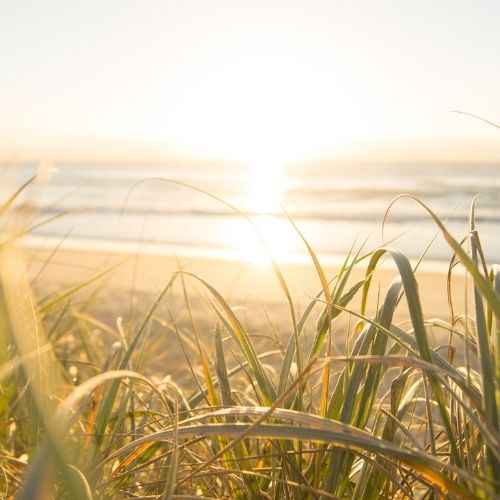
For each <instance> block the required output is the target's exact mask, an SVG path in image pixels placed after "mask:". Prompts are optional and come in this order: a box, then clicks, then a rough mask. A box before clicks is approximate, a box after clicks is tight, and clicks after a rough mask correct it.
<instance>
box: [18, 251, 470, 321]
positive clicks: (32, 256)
mask: <svg viewBox="0 0 500 500" xmlns="http://www.w3.org/2000/svg"><path fill="white" fill-rule="evenodd" d="M26 259H27V262H28V263H29V272H30V274H31V276H33V277H34V276H36V281H37V286H38V288H39V289H40V288H43V289H44V290H51V291H56V290H57V291H62V290H67V289H71V288H72V287H74V286H77V285H79V284H82V283H84V282H86V281H87V280H89V279H92V278H93V277H95V276H97V275H99V274H101V273H104V275H103V276H102V277H101V278H100V279H99V280H97V281H96V282H97V283H99V286H100V287H101V289H102V293H107V294H109V293H111V294H116V293H122V294H123V293H128V294H130V293H133V294H138V295H144V294H146V295H151V296H154V295H155V294H157V293H158V292H159V291H160V290H161V289H162V288H163V287H164V286H165V285H166V283H168V281H169V280H170V278H171V277H172V275H173V274H174V273H175V272H177V271H179V269H181V268H182V269H183V270H184V271H186V272H187V273H192V274H195V275H197V276H199V277H200V278H202V279H203V280H205V281H206V282H208V283H209V284H210V285H212V286H214V287H215V288H216V289H217V290H218V291H219V292H220V293H221V295H222V296H223V297H224V298H225V299H226V300H227V301H228V303H230V304H231V305H232V306H236V305H241V304H242V303H246V302H253V301H255V300H258V301H260V302H262V303H263V304H266V305H268V306H276V305H278V306H279V305H280V304H281V305H286V297H285V295H284V293H283V291H282V289H281V287H280V285H279V282H278V279H277V278H276V276H275V274H274V272H273V270H272V267H271V266H270V265H257V264H253V263H249V262H241V261H235V260H225V259H218V258H202V257H199V256H196V257H193V256H183V255H176V256H174V255H173V254H165V255H158V254H152V253H146V252H142V253H137V254H125V253H120V252H112V251H100V250H76V249H58V250H57V251H56V252H55V253H54V254H53V253H52V250H50V249H47V248H34V247H31V248H27V249H26ZM367 264H368V259H366V261H364V262H361V263H359V264H358V265H357V266H356V268H355V270H354V272H353V273H352V277H351V278H350V283H352V284H354V283H355V282H356V281H357V280H360V279H362V278H363V275H364V272H365V270H366V266H367ZM323 268H324V271H325V275H326V277H327V278H328V279H331V278H333V277H334V276H335V275H336V273H337V272H338V266H337V265H332V264H329V265H325V266H323ZM280 269H281V271H282V273H283V276H284V278H285V280H286V282H287V285H288V287H289V289H290V292H291V295H292V298H293V300H294V303H295V304H296V305H297V307H298V309H300V308H301V307H304V306H305V305H307V303H308V302H309V300H310V298H311V297H312V296H313V295H315V294H316V293H317V292H318V291H319V290H320V288H321V285H320V280H319V278H318V276H317V273H316V271H315V269H314V267H313V265H312V264H310V265H308V264H305V263H304V264H296V263H295V264H290V263H287V264H281V265H280ZM446 273H447V263H445V262H442V263H430V264H426V263H425V262H423V263H422V265H421V266H420V268H419V269H418V271H417V274H416V276H417V280H418V284H419V290H420V295H421V300H422V307H423V311H424V315H425V317H426V318H432V317H440V318H442V319H448V318H449V307H448V299H447V289H446V281H447V277H446ZM37 275H38V276H37ZM396 276H397V269H396V267H395V265H394V264H393V263H392V262H390V261H389V260H386V261H385V262H384V263H383V264H382V265H381V266H380V268H379V269H378V270H377V271H376V273H375V275H374V280H373V284H372V287H371V294H372V297H373V299H372V300H369V301H368V304H369V307H373V305H374V304H376V303H377V300H376V294H377V291H378V290H380V292H381V294H382V295H383V294H384V293H385V290H386V289H387V287H388V286H389V285H390V283H391V281H392V280H393V279H394V278H395V277H396ZM195 282H196V280H195V279H194V278H192V277H189V276H187V275H186V283H187V284H188V287H189V286H190V284H195ZM453 283H454V286H453V293H454V295H453V301H454V304H455V305H456V309H457V310H458V311H462V310H463V308H464V296H465V294H464V286H463V285H464V283H463V275H462V274H461V271H460V270H456V271H455V272H454V277H453ZM42 284H43V287H42V286H41V285H42ZM199 285H200V284H199V283H197V288H198V289H200V286H199ZM89 286H93V284H90V285H89ZM173 293H174V294H175V293H178V294H180V293H181V287H177V288H175V287H174V289H173ZM354 304H356V305H357V302H354ZM373 312H374V311H373V310H370V309H369V310H368V313H369V314H373ZM118 313H119V312H118ZM406 318H407V314H406V305H405V304H404V301H403V302H402V303H401V304H400V306H399V319H406Z"/></svg>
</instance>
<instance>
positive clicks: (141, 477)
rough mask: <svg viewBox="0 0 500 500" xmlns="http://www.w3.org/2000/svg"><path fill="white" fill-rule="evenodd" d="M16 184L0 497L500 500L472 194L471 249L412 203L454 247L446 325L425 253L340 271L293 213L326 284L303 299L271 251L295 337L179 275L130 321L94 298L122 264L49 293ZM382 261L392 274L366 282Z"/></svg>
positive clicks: (496, 384) (6, 298) (499, 271)
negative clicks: (27, 251)
mask: <svg viewBox="0 0 500 500" xmlns="http://www.w3.org/2000/svg"><path fill="white" fill-rule="evenodd" d="M22 191H23V188H20V190H19V191H17V192H16V193H14V194H13V195H12V196H11V197H10V198H9V199H7V200H4V201H3V202H2V205H1V207H0V218H1V219H2V239H1V241H0V496H2V497H4V498H12V497H14V496H17V498H20V499H28V498H50V497H52V496H55V497H57V498H72V499H90V498H137V497H140V498H165V499H169V498H180V497H182V498H287V499H297V498H325V499H326V498H360V499H361V498H363V499H375V498H379V497H388V498H436V499H437V498H445V497H446V498H494V497H497V496H498V495H499V494H500V431H499V415H498V410H499V406H500V355H499V349H500V267H499V266H498V265H496V264H498V262H490V260H489V258H488V255H484V253H483V249H482V246H481V239H480V234H479V233H478V231H477V228H476V225H475V202H474V201H473V202H472V205H471V210H470V220H469V227H467V228H464V234H465V236H464V238H463V240H461V241H459V240H457V239H455V238H454V237H453V236H452V235H451V234H450V233H449V232H448V230H447V227H446V224H445V223H444V222H443V221H442V220H441V219H440V218H439V217H438V216H437V215H436V214H435V213H434V212H433V211H432V210H431V209H430V208H429V207H427V206H426V205H425V204H424V203H423V202H421V201H419V200H418V199H416V198H412V202H413V203H416V204H420V206H421V209H422V211H426V212H427V214H428V217H429V218H431V219H432V220H433V221H434V223H435V225H436V232H437V233H436V237H437V238H444V240H445V241H446V242H447V244H448V246H449V250H450V260H449V268H448V275H447V283H448V293H449V310H448V311H443V316H442V317H439V318H435V317H427V316H426V314H425V311H424V310H423V308H422V294H425V293H426V290H425V289H422V290H421V289H419V283H418V269H419V266H420V264H421V261H420V260H418V261H416V262H415V261H410V259H408V258H407V257H406V256H405V255H404V254H402V253H400V252H398V251H396V250H393V249H391V248H390V246H388V247H384V248H378V249H374V250H372V251H364V250H363V251H352V252H350V253H349V254H348V255H347V256H346V258H345V261H344V263H343V264H342V265H341V266H340V267H339V269H338V272H337V273H336V274H335V275H333V276H330V275H327V274H326V273H325V271H324V269H323V267H322V266H321V264H320V262H319V260H320V259H319V258H318V256H317V255H316V254H315V252H314V250H313V248H311V246H310V244H309V243H308V242H307V240H306V239H305V238H303V237H302V235H301V233H300V230H299V228H298V227H295V225H294V222H293V221H292V220H290V224H292V225H293V226H294V227H295V229H296V231H297V232H298V234H299V235H300V236H301V237H302V239H303V243H304V246H305V248H306V249H307V251H308V254H309V256H310V260H311V273H315V274H316V275H317V281H318V289H319V290H318V293H317V294H316V295H315V296H312V297H311V298H310V301H309V303H308V304H306V305H305V306H304V307H302V308H300V309H299V308H298V307H297V306H296V301H295V298H294V297H293V295H292V292H291V290H290V288H289V287H288V284H287V280H286V277H285V275H284V274H283V273H282V271H281V268H280V266H279V264H278V263H277V262H274V261H273V265H272V267H271V268H270V271H269V272H270V273H272V274H273V276H274V277H273V279H275V280H277V282H278V283H279V286H280V288H281V291H282V297H283V302H284V304H286V311H287V313H286V318H285V319H284V320H283V322H284V323H285V324H286V325H287V326H286V332H287V334H286V335H284V336H283V335H277V334H275V331H274V330H273V328H272V325H271V323H270V322H269V324H268V327H267V329H266V330H265V331H259V334H260V335H254V331H253V329H252V326H251V325H252V324H253V323H255V322H257V321H258V320H259V324H266V321H265V320H264V321H262V318H257V317H256V316H257V315H260V316H264V315H265V311H262V310H261V311H258V310H252V311H243V310H242V308H241V307H238V306H240V305H241V304H238V303H232V302H231V301H229V299H226V298H225V297H224V296H223V295H222V294H221V293H220V291H219V290H218V289H217V287H216V284H215V283H209V282H207V281H206V280H205V278H204V276H203V275H196V274H193V273H190V272H188V271H186V270H184V269H182V268H179V270H178V272H176V273H174V274H173V275H172V276H171V278H170V280H169V281H168V282H167V283H165V284H164V288H163V289H162V290H160V291H159V292H158V294H157V296H156V297H155V298H154V299H153V300H152V301H151V303H150V304H149V305H148V307H147V308H146V310H144V311H142V310H140V309H138V310H137V311H136V314H135V315H134V316H132V317H127V311H128V304H127V303H126V302H125V301H123V302H120V301H118V302H116V301H115V302H113V303H111V302H109V308H110V310H108V311H106V314H105V315H104V316H102V315H99V314H98V313H97V312H96V309H95V308H94V305H95V303H96V302H99V299H98V292H99V289H98V287H97V288H96V284H99V283H100V282H101V281H102V280H105V279H106V277H107V276H108V274H109V273H112V272H119V269H116V268H113V269H108V270H106V271H105V272H99V273H97V274H95V275H94V276H93V277H92V278H90V279H89V280H88V281H86V282H83V283H76V284H74V287H73V288H70V289H66V290H63V291H59V292H58V293H56V294H54V293H53V292H51V291H50V290H48V289H47V290H46V289H44V287H43V286H40V284H39V283H38V282H35V279H36V276H35V277H33V275H32V274H30V273H28V272H27V270H26V269H27V267H26V266H27V263H26V261H25V260H24V258H23V252H22V239H23V238H22V237H23V235H24V234H26V233H28V232H29V230H30V227H29V223H28V222H27V220H29V219H26V215H25V211H23V210H22V206H20V205H19V203H18V201H17V200H18V197H19V195H20V194H21V193H22ZM405 196H406V197H407V198H408V197H409V195H405ZM410 198H411V197H410ZM398 202H399V199H396V200H394V202H393V203H392V204H391V206H390V207H389V209H388V213H389V214H390V213H391V212H392V211H397V210H398V206H397V204H398ZM14 208H15V210H14ZM243 216H244V215H243ZM249 222H250V223H251V219H249ZM430 243H432V242H430ZM263 244H264V246H265V241H263ZM494 257H498V256H494ZM422 259H425V255H424V256H423V257H422ZM382 261H385V262H391V263H392V265H393V267H394V269H395V275H396V278H395V279H394V280H393V281H392V283H391V284H390V285H389V286H388V288H386V289H380V290H373V287H376V278H377V274H378V272H379V267H380V263H381V262H382ZM360 269H361V270H362V272H361V275H362V277H361V278H358V276H359V270H360ZM355 271H356V272H355ZM459 273H464V274H465V275H466V277H467V279H466V280H464V281H463V282H462V281H461V282H460V283H461V285H460V286H462V283H463V286H464V287H465V289H464V290H463V295H464V297H466V300H465V307H464V308H463V310H462V309H461V308H459V307H458V305H457V304H456V303H455V302H454V300H453V296H454V294H453V293H452V292H453V291H454V290H453V288H454V287H455V286H457V285H456V282H455V280H454V277H455V275H456V274H459ZM355 276H356V278H354V277H355ZM373 292H375V293H373ZM460 293H462V291H461V292H460ZM174 294H175V297H176V299H175V300H174ZM96 297H97V298H96ZM179 297H180V300H179ZM374 297H375V298H374ZM107 306H108V304H107V303H104V304H103V303H102V302H101V303H100V308H99V310H100V311H102V310H103V309H104V310H105V309H106V307H107ZM368 311H375V314H371V313H369V312H368ZM398 312H400V313H401V312H402V314H403V315H404V316H405V317H406V318H407V320H406V321H399V320H398V319H397V317H398V316H397V314H398ZM124 317H126V320H123V319H122V318H124ZM260 337H264V340H265V341H264V340H263V339H262V338H260ZM436 338H437V339H439V340H438V341H437V342H435V341H434V339H436ZM339 342H341V344H342V349H341V350H339V349H338V344H339ZM173 344H175V345H176V346H179V349H180V350H179V353H180V355H178V356H177V355H176V356H172V355H170V354H169V353H170V352H171V350H172V349H173V347H172V345H173ZM175 374H178V376H176V375H175Z"/></svg>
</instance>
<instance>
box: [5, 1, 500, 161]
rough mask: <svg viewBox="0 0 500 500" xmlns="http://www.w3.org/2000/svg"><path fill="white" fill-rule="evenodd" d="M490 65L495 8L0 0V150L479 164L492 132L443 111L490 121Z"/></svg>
mask: <svg viewBox="0 0 500 500" xmlns="http://www.w3.org/2000/svg"><path fill="white" fill-rule="evenodd" d="M499 61H500V1H498V0H491V1H483V0H429V1H428V0H420V1H415V0H411V1H406V0H377V1H375V0H372V1H368V0H366V1H360V0H358V1H347V0H346V1H337V0H330V1H321V0H308V1H293V0H287V1H286V0H283V1H278V0H274V1H273V0H268V1H258V0H257V1H256V0H253V1H250V0H249V1H243V0H239V1H238V0H227V1H223V0H197V1H194V0H178V1H167V0H158V1H156V0H144V1H128V0H100V1H91V0H86V1H79V2H77V1H70V0H64V1H50V0H48V1H39V0H32V1H27V0H13V1H2V0H0V63H1V66H0V71H1V76H0V110H1V113H0V149H1V150H3V151H4V152H5V151H8V152H12V151H14V152H17V153H19V154H22V153H25V152H27V151H35V152H36V151H51V150H53V151H54V152H55V153H56V154H57V151H58V148H63V147H64V146H65V145H66V147H69V145H70V146H71V147H74V146H75V145H78V144H86V145H87V146H89V145H92V144H95V145H96V150H98V147H97V145H98V144H100V145H101V146H102V145H103V144H108V145H109V147H111V145H114V146H119V151H118V153H119V152H120V151H122V152H123V151H126V150H127V147H130V145H131V144H140V143H156V144H160V145H162V146H165V147H167V146H168V147H169V148H172V150H173V151H183V152H184V153H187V154H191V153H192V154H195V155H200V154H202V155H208V156H210V155H212V156H218V157H220V156H225V157H231V158H240V159H247V158H249V157H254V156H277V157H287V158H288V157H292V158H293V157H297V158H298V157H304V156H315V157H318V156H322V155H336V154H342V152H343V151H345V150H347V149H349V148H351V149H352V147H353V146H356V145H359V144H365V143H371V144H374V143H375V144H376V143H378V144H382V145H383V144H386V145H387V144H388V145H389V149H390V147H394V151H399V150H398V147H399V146H397V144H398V143H401V144H402V145H403V146H401V147H402V148H403V149H401V151H403V150H404V148H406V147H407V146H408V147H410V146H411V145H412V144H413V145H414V146H415V145H416V146H415V147H416V148H417V149H418V148H420V147H422V145H424V147H425V144H427V143H428V142H429V141H431V142H432V143H433V144H436V143H441V144H442V145H444V146H443V147H453V144H456V141H457V140H463V139H465V140H466V141H467V142H468V143H470V144H472V147H473V150H474V147H475V148H476V151H477V154H478V156H481V154H482V153H481V151H482V150H481V148H483V147H485V144H486V143H489V144H490V145H491V144H493V146H491V147H490V149H489V150H488V151H490V152H491V151H493V153H494V152H495V147H496V149H497V151H498V149H499V148H498V146H495V142H496V144H497V145H498V144H500V131H499V130H496V129H493V128H492V127H488V126H486V125H484V124H483V123H480V122H478V121H476V120H473V119H470V118H467V117H465V116H460V115H455V114H451V113H449V112H448V110H452V109H460V110H463V111H468V112H471V113H475V114H478V115H482V116H484V117H486V118H489V119H490V120H492V121H497V122H500V63H499ZM429 143H430V142H429ZM450 145H451V146H450ZM37 148H38V149H37ZM44 148H45V149H44ZM51 148H52V149H51ZM410 149H411V147H410ZM450 154H451V155H452V156H453V154H454V153H453V151H450ZM488 154H489V153H488ZM486 156H487V154H486ZM497 156H498V157H499V158H500V154H497Z"/></svg>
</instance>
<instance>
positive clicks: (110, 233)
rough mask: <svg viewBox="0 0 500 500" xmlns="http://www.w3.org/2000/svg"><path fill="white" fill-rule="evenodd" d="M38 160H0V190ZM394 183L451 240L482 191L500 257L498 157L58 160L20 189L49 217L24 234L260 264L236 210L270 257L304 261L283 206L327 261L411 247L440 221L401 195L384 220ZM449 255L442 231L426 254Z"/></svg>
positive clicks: (418, 248)
mask: <svg viewBox="0 0 500 500" xmlns="http://www.w3.org/2000/svg"><path fill="white" fill-rule="evenodd" d="M38 168H39V167H38V165H37V164H34V163H25V164H18V165H14V166H4V167H3V168H1V169H0V180H2V182H1V187H0V195H1V196H2V197H3V198H5V197H6V196H8V195H9V194H10V193H11V192H12V191H13V190H14V189H15V188H16V187H17V186H19V185H20V184H21V183H22V182H23V181H24V180H26V179H28V178H29V177H30V176H32V175H34V174H35V173H36V172H37V170H38ZM159 178H162V179H163V180H159ZM167 179H168V180H167ZM172 181H174V182H172ZM177 183H184V184H186V185H180V184H177ZM187 185H189V186H190V187H188V186H187ZM200 190H203V191H205V192H206V193H209V194H210V195H211V196H210V195H209V194H206V193H203V192H201V191H200ZM402 193H408V194H411V195H413V196H416V197H418V198H419V199H420V200H422V201H423V202H425V203H426V204H427V205H428V206H429V207H430V208H431V209H432V210H433V211H434V212H435V213H436V214H437V215H438V216H439V217H441V218H443V219H446V220H447V226H448V227H449V229H450V231H451V232H452V234H453V235H454V236H455V237H456V238H458V239H459V240H460V239H462V238H463V237H464V236H465V235H466V234H467V232H468V217H469V211H470V204H471V201H472V199H473V197H474V196H475V195H477V194H480V196H479V198H478V199H477V208H476V223H477V227H478V229H479V232H480V236H481V238H482V244H483V247H484V251H485V254H486V257H487V259H488V260H489V262H491V263H493V262H496V263H500V164H485V163H477V164H469V163H467V164H465V163H385V164H384V163H373V164H369V163H361V164H360V163H338V162H337V163H336V162H312V163H309V164H307V163H303V164H294V165H288V166H285V167H281V168H279V167H276V166H273V165H257V166H255V167H254V168H248V167H245V166H244V165H239V164H230V163H217V162H205V161H199V162H193V161H189V162H187V161H179V162H173V161H172V162H166V163H163V164H159V163H158V164H139V163H137V164H132V163H111V162H107V163H105V162H101V163H97V162H96V163H68V162H59V163H55V164H54V165H53V166H52V168H50V171H49V172H48V173H47V172H46V174H45V175H43V176H42V178H41V180H39V181H38V182H35V183H33V184H32V186H31V187H30V189H29V190H28V191H27V193H26V195H25V199H28V200H30V201H31V202H32V203H33V204H34V205H35V206H36V213H37V215H36V217H35V219H34V220H33V224H36V223H38V222H40V221H43V220H47V219H50V218H52V220H51V221H49V222H47V223H44V224H41V225H39V226H38V227H36V228H35V229H34V230H33V231H32V232H31V235H30V238H29V242H30V244H32V245H44V246H47V245H49V246H54V245H57V244H60V243H61V244H62V245H63V246H66V247H71V248H96V249H103V248H108V249H111V250H120V251H128V252H135V251H138V250H139V251H142V252H153V253H163V252H165V253H169V254H171V253H173V252H175V253H177V254H179V255H192V256H202V257H217V258H227V259H237V260H238V259H240V260H250V261H254V262H260V263H263V262H265V261H266V253H265V251H263V250H262V245H261V244H260V242H259V239H258V237H257V236H256V234H255V230H254V228H253V227H252V225H251V224H250V223H249V220H248V219H246V218H245V217H244V216H242V215H241V214H240V213H238V212H237V211H236V210H235V209H238V210H240V211H243V212H245V213H246V214H247V216H248V218H249V219H250V220H251V221H252V223H253V225H254V226H255V227H256V228H257V229H258V230H259V232H260V233H261V235H262V237H263V239H264V240H265V241H266V243H267V245H268V247H269V249H270V250H271V252H272V253H273V254H274V255H275V257H276V259H277V260H278V261H287V262H302V261H306V260H307V259H308V256H307V251H306V247H305V245H304V243H303V241H302V240H301V238H300V237H299V235H298V233H297V231H296V230H295V229H294V228H293V226H292V224H291V222H290V220H289V219H288V217H287V215H286V214H285V212H284V209H286V212H287V213H288V215H289V216H290V217H291V218H292V219H293V221H294V223H295V224H296V226H297V228H298V229H299V230H300V232H301V233H302V234H303V236H304V237H305V238H306V239H307V241H308V242H309V244H310V245H311V247H312V248H313V249H314V250H315V251H316V252H317V254H318V256H319V257H320V259H322V261H323V262H327V261H333V260H335V259H337V260H338V259H339V258H342V257H343V256H345V255H346V253H347V252H349V251H350V250H351V249H354V250H355V251H357V250H359V249H362V251H363V252H364V251H368V250H371V249H373V248H375V247H377V246H380V245H383V244H389V246H392V247H394V248H397V249H399V250H401V251H403V252H405V253H406V254H407V255H409V256H410V257H411V258H418V257H419V256H420V255H421V253H422V252H423V251H424V250H425V249H426V247H427V245H428V244H429V243H430V242H431V241H432V240H433V238H434V237H435V234H436V230H437V227H436V225H435V223H434V222H433V221H432V219H431V217H430V216H429V214H428V213H427V212H426V211H425V210H424V209H423V208H422V207H421V206H420V205H418V204H417V203H416V202H415V201H413V200H411V199H409V198H401V199H400V200H398V201H397V202H396V203H395V204H394V205H393V206H392V208H391V209H390V210H389V212H388V213H387V216H386V220H385V224H384V225H383V220H384V214H385V213H386V210H387V209H388V207H389V205H390V203H391V200H393V199H394V198H395V197H396V196H397V195H399V194H402ZM215 197H217V198H218V199H216V198H215ZM229 205H231V206H229ZM58 215H60V217H58ZM450 256H451V251H450V249H449V247H448V246H447V244H446V243H445V242H444V241H443V238H442V237H441V236H438V237H437V238H435V241H434V242H433V243H432V245H431V247H430V248H429V250H428V252H427V259H428V260H430V261H445V260H447V259H449V258H450Z"/></svg>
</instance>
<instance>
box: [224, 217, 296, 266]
mask: <svg viewBox="0 0 500 500" xmlns="http://www.w3.org/2000/svg"><path fill="white" fill-rule="evenodd" d="M251 219H252V222H253V224H254V225H255V227H256V228H257V230H258V232H259V234H260V235H261V237H262V239H263V241H264V242H265V246H264V245H263V243H262V241H260V239H259V237H258V236H257V234H256V232H255V231H254V230H253V229H252V227H250V225H249V224H248V223H247V221H245V220H242V219H238V220H236V221H234V226H233V230H232V231H231V238H232V243H233V250H234V252H235V256H236V257H237V259H238V260H241V261H245V262H251V263H253V264H255V265H257V266H259V267H266V266H269V265H270V264H271V262H272V260H271V256H272V258H274V259H275V260H276V261H277V262H278V263H283V262H287V261H290V259H291V256H292V253H293V251H294V250H295V249H296V248H295V245H296V235H295V234H294V232H293V229H292V227H291V226H290V224H289V223H288V221H287V220H286V218H283V217H276V216H274V215H254V216H252V217H251Z"/></svg>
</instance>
